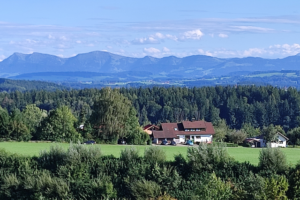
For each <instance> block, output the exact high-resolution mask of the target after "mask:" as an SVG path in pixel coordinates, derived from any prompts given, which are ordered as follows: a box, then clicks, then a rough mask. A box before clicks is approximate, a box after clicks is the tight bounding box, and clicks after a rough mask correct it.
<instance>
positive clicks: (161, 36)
mask: <svg viewBox="0 0 300 200" xmlns="http://www.w3.org/2000/svg"><path fill="white" fill-rule="evenodd" d="M155 36H156V37H157V38H160V39H163V38H165V36H164V35H163V34H162V33H155Z"/></svg>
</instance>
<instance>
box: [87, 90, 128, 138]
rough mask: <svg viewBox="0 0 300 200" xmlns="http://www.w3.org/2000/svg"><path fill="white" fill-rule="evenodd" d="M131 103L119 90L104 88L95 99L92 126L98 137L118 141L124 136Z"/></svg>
mask: <svg viewBox="0 0 300 200" xmlns="http://www.w3.org/2000/svg"><path fill="white" fill-rule="evenodd" d="M130 107H131V102H130V101H129V100H128V99H127V98H126V97H124V96H123V95H122V94H120V92H119V90H117V89H111V88H104V89H102V90H101V93H100V95H99V96H98V97H96V98H95V101H94V106H93V109H94V111H93V113H92V115H91V117H90V120H91V124H92V125H93V127H94V128H96V130H97V131H96V133H95V134H96V136H97V137H98V138H101V139H109V140H112V139H113V140H116V139H117V138H118V137H119V136H120V135H124V132H125V124H126V120H127V119H128V114H129V109H130Z"/></svg>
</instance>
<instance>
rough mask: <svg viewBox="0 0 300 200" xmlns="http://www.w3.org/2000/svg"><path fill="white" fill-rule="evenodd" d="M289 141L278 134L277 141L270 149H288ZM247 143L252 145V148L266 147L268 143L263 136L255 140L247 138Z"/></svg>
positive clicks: (271, 144) (254, 138)
mask: <svg viewBox="0 0 300 200" xmlns="http://www.w3.org/2000/svg"><path fill="white" fill-rule="evenodd" d="M288 140H289V139H288V138H287V137H286V136H285V135H283V134H282V133H279V132H278V133H277V138H276V141H273V142H271V143H269V144H270V147H286V144H287V141H288ZM245 142H247V143H250V144H251V146H252V147H266V146H267V144H266V141H265V140H264V136H263V135H259V136H257V137H253V138H247V139H246V140H245Z"/></svg>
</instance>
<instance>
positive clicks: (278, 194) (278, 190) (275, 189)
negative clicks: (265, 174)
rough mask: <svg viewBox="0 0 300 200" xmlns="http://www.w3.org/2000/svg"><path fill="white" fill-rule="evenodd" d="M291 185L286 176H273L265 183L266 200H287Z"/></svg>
mask: <svg viewBox="0 0 300 200" xmlns="http://www.w3.org/2000/svg"><path fill="white" fill-rule="evenodd" d="M288 187H289V184H288V181H287V179H286V178H285V177H284V176H272V177H270V178H267V179H266V181H265V193H266V199H287V196H286V191H287V190H288Z"/></svg>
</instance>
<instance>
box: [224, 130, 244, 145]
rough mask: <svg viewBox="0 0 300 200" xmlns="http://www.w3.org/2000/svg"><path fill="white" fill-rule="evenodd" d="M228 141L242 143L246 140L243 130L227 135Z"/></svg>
mask: <svg viewBox="0 0 300 200" xmlns="http://www.w3.org/2000/svg"><path fill="white" fill-rule="evenodd" d="M228 137H229V140H230V141H232V142H233V143H237V144H238V143H242V142H243V141H244V140H245V139H246V138H247V134H246V133H245V132H244V131H243V130H234V131H233V132H231V133H229V134H228Z"/></svg>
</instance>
